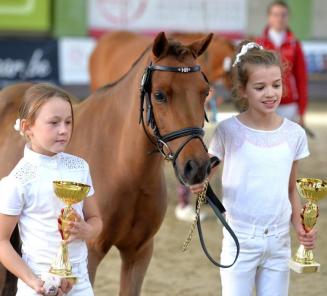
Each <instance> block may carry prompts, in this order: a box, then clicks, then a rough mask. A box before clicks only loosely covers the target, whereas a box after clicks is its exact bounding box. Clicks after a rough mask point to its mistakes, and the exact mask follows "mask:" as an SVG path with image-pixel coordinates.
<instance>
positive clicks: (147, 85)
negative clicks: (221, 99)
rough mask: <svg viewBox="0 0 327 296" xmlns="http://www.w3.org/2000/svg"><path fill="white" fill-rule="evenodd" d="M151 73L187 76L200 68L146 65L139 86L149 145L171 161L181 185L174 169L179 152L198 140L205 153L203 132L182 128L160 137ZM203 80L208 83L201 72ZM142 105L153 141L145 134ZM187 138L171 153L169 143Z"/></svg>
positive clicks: (182, 180)
mask: <svg viewBox="0 0 327 296" xmlns="http://www.w3.org/2000/svg"><path fill="white" fill-rule="evenodd" d="M153 71H165V72H178V73H181V74H187V73H192V72H199V71H201V67H200V66H199V65H196V66H193V67H172V66H162V65H154V64H152V63H150V65H148V66H147V67H146V68H145V70H144V73H143V76H142V80H141V85H140V98H141V102H140V103H141V105H140V120H139V121H140V123H142V125H143V128H144V131H145V133H146V135H147V137H148V138H149V140H150V141H151V143H152V144H153V145H154V146H155V147H156V149H155V151H156V152H160V153H161V154H162V155H163V156H164V158H165V159H166V160H168V161H171V162H172V164H173V167H174V170H175V173H176V176H177V178H178V179H179V181H180V182H181V183H182V184H185V181H184V179H183V177H182V176H181V175H180V174H179V173H178V170H177V167H176V160H177V157H178V155H179V154H180V152H181V151H182V150H183V148H184V147H185V146H186V145H187V143H189V142H190V141H191V140H193V139H199V140H200V141H201V143H202V145H203V147H204V148H205V150H206V151H207V147H206V145H205V144H204V142H203V139H202V138H203V135H204V130H203V128H202V127H187V128H182V129H179V130H177V131H173V132H170V133H168V134H165V135H161V133H160V131H159V128H158V126H157V123H156V120H155V117H154V113H153V106H152V102H151V91H152V89H151V87H152V83H151V82H152V81H151V77H152V72H153ZM201 73H202V75H203V77H204V78H205V80H206V81H207V82H208V80H207V78H206V77H205V75H204V73H203V72H201ZM144 103H145V105H146V124H147V125H148V126H150V127H151V128H152V130H153V136H154V138H155V140H154V141H153V139H152V138H151V136H150V135H149V133H148V132H147V129H146V128H145V121H144V116H143V113H144ZM204 117H205V120H207V116H206V114H205V112H204ZM183 137H187V138H186V140H185V141H184V142H183V143H182V144H181V145H180V146H179V147H178V148H177V150H176V151H175V152H172V150H171V149H170V147H169V145H168V144H167V143H168V142H170V141H173V140H175V139H178V138H183Z"/></svg>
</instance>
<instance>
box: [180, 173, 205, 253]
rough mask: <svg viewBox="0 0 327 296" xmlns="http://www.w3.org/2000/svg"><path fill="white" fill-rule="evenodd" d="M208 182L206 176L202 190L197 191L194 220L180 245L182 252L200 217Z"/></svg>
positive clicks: (185, 248) (189, 240) (189, 241)
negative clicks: (181, 245)
mask: <svg viewBox="0 0 327 296" xmlns="http://www.w3.org/2000/svg"><path fill="white" fill-rule="evenodd" d="M208 184H209V179H208V178H207V179H205V181H204V186H203V190H202V192H200V193H198V196H197V206H196V210H195V216H194V220H193V223H192V225H191V228H190V230H189V232H188V236H187V238H186V240H185V241H184V244H183V247H182V251H183V252H185V251H186V250H187V249H188V247H189V245H190V243H191V240H192V237H193V233H194V229H195V226H196V224H197V222H198V220H199V219H200V210H201V206H202V204H204V203H205V202H206V192H207V188H208Z"/></svg>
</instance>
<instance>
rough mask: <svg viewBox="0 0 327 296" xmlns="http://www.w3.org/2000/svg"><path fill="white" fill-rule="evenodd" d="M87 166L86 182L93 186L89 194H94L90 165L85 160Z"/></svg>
mask: <svg viewBox="0 0 327 296" xmlns="http://www.w3.org/2000/svg"><path fill="white" fill-rule="evenodd" d="M85 167H86V184H87V185H89V186H91V188H90V191H89V193H88V195H87V196H92V195H93V194H94V188H93V183H92V177H91V173H90V167H89V165H88V163H87V162H86V161H85Z"/></svg>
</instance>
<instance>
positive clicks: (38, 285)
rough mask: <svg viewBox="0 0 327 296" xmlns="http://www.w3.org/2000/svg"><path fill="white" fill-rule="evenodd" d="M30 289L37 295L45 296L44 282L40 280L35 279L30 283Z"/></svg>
mask: <svg viewBox="0 0 327 296" xmlns="http://www.w3.org/2000/svg"><path fill="white" fill-rule="evenodd" d="M29 285H30V287H31V288H32V289H34V290H35V292H36V293H38V294H41V295H44V293H45V289H44V287H43V285H44V281H42V280H41V279H40V278H38V277H35V278H34V279H33V280H32V281H31V282H30V283H29Z"/></svg>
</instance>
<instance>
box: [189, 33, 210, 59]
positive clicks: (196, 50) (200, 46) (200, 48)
mask: <svg viewBox="0 0 327 296" xmlns="http://www.w3.org/2000/svg"><path fill="white" fill-rule="evenodd" d="M212 37H213V33H210V34H208V36H207V37H206V38H204V39H201V40H197V41H194V42H193V43H191V44H190V45H189V46H188V47H189V48H190V49H191V51H192V53H193V55H194V56H195V57H196V58H197V57H198V56H200V55H201V54H203V53H204V52H205V50H206V49H207V48H208V46H209V44H210V42H211V40H212Z"/></svg>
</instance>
